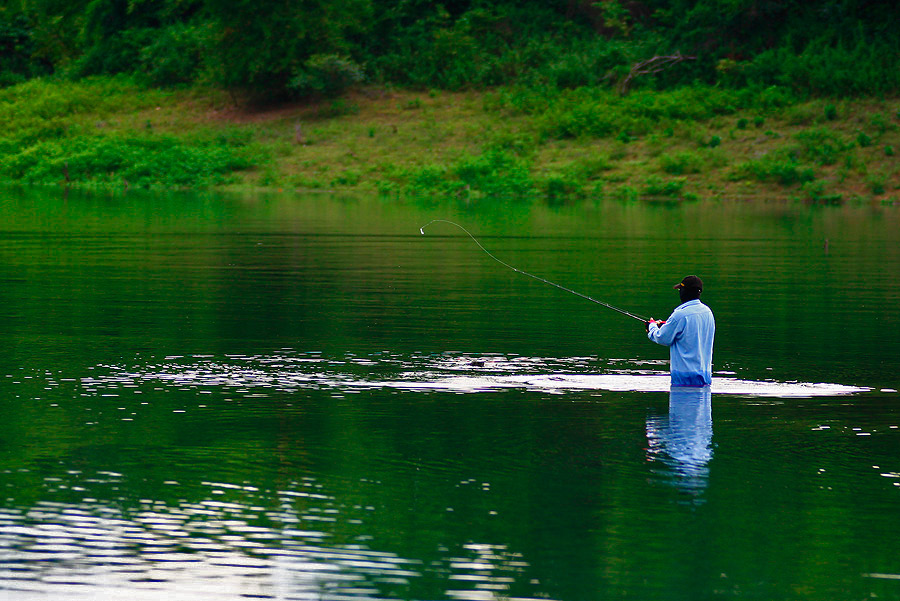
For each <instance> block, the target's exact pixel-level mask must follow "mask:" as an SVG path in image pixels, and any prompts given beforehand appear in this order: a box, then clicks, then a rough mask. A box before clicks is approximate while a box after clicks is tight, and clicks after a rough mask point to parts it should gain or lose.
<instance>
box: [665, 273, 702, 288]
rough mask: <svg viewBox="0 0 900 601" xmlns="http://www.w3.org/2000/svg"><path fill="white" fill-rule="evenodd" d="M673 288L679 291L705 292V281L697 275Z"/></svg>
mask: <svg viewBox="0 0 900 601" xmlns="http://www.w3.org/2000/svg"><path fill="white" fill-rule="evenodd" d="M672 287H673V288H674V289H675V290H679V289H681V288H693V289H694V290H696V291H697V292H703V280H701V279H700V278H698V277H697V276H695V275H689V276H687V277H686V278H684V279H683V280H681V281H680V282H678V283H677V284H675V285H674V286H672Z"/></svg>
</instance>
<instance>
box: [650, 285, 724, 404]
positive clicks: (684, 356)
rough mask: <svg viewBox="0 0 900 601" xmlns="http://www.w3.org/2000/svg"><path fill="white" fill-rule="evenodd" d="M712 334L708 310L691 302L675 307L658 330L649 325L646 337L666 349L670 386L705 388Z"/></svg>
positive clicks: (712, 322)
mask: <svg viewBox="0 0 900 601" xmlns="http://www.w3.org/2000/svg"><path fill="white" fill-rule="evenodd" d="M715 334H716V320H715V318H713V314H712V311H710V310H709V307H707V306H706V305H704V304H703V303H701V302H700V299H695V300H690V301H688V302H686V303H684V304H682V305H679V306H678V307H676V308H675V310H674V311H673V312H672V315H670V316H669V319H667V320H666V323H665V324H663V326H662V327H661V328H660V327H658V326H657V325H656V324H655V323H651V324H650V330H649V331H648V332H647V338H649V339H650V340H652V341H653V342H655V343H657V344H662V345H664V346H667V347H669V369H670V371H671V374H672V386H709V385H710V384H712V354H713V338H714V337H715Z"/></svg>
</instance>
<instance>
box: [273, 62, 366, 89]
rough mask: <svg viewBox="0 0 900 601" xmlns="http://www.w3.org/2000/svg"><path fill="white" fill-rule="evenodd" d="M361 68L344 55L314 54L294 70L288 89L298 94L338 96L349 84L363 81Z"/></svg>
mask: <svg viewBox="0 0 900 601" xmlns="http://www.w3.org/2000/svg"><path fill="white" fill-rule="evenodd" d="M363 79H364V76H363V70H362V67H360V66H359V65H358V64H356V63H354V62H353V61H352V60H350V59H349V58H347V57H345V56H338V55H336V54H316V55H313V56H311V57H310V58H309V59H307V60H306V62H304V63H303V67H301V68H300V69H298V70H297V71H295V72H294V75H293V77H292V78H291V80H290V82H288V89H289V90H290V91H292V92H293V93H295V94H297V95H298V96H311V95H321V96H325V97H329V98H333V97H335V96H340V95H341V94H342V93H344V92H345V91H346V90H347V89H348V88H350V87H351V86H353V85H355V84H358V83H360V82H361V81H363Z"/></svg>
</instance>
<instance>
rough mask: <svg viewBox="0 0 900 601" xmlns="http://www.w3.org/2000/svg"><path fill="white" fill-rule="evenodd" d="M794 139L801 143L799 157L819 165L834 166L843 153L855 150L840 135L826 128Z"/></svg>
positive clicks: (802, 134) (797, 135)
mask: <svg viewBox="0 0 900 601" xmlns="http://www.w3.org/2000/svg"><path fill="white" fill-rule="evenodd" d="M794 139H796V140H797V141H798V142H799V143H800V146H799V148H798V149H797V152H798V153H799V155H800V156H802V157H803V158H804V159H809V160H812V161H814V162H815V163H817V164H819V165H833V164H834V163H836V162H837V160H838V158H839V157H840V156H841V155H842V154H843V153H845V152H846V151H848V150H850V149H851V148H853V144H852V143H850V142H847V141H845V140H844V139H843V137H842V136H841V135H840V134H838V133H836V132H834V131H832V130H830V129H825V128H816V129H810V130H806V131H801V132H798V133H797V134H795V135H794Z"/></svg>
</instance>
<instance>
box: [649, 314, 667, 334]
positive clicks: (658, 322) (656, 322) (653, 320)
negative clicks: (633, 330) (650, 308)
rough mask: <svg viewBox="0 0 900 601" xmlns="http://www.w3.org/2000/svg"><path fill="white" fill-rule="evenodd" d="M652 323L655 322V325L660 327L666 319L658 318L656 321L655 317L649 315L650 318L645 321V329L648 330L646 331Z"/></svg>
mask: <svg viewBox="0 0 900 601" xmlns="http://www.w3.org/2000/svg"><path fill="white" fill-rule="evenodd" d="M654 323H655V324H656V327H658V328H661V327H663V324H665V323H666V320H664V319H660V320H658V321H657V320H656V319H653V318H652V317H651V318H650V321H648V322H647V331H648V332H649V331H650V324H654Z"/></svg>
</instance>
